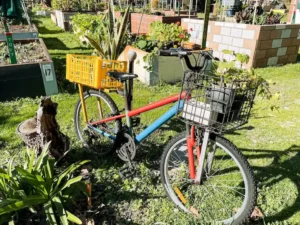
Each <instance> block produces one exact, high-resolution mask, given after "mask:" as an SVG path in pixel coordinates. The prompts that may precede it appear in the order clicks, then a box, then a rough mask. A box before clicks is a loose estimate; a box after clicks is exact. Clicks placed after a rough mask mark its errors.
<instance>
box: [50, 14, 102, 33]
mask: <svg viewBox="0 0 300 225" xmlns="http://www.w3.org/2000/svg"><path fill="white" fill-rule="evenodd" d="M77 13H87V14H96V12H87V11H83V12H64V11H61V10H55V16H56V21H57V23H56V24H57V26H59V27H60V28H62V29H63V30H64V31H72V24H71V23H70V21H71V17H72V16H74V15H75V14H77Z"/></svg>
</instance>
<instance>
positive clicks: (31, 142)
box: [17, 97, 70, 158]
mask: <svg viewBox="0 0 300 225" xmlns="http://www.w3.org/2000/svg"><path fill="white" fill-rule="evenodd" d="M57 105H58V104H57V103H54V102H52V101H51V98H50V97H44V98H42V99H41V102H40V105H39V109H38V110H37V114H36V118H32V119H29V120H26V121H24V122H22V123H21V124H20V125H19V127H18V129H17V132H18V133H19V135H20V136H21V138H22V139H23V141H24V142H25V144H26V145H27V146H28V147H30V148H33V147H35V148H37V150H38V152H39V153H40V152H41V150H42V148H43V147H44V146H45V144H46V143H48V142H49V141H51V144H50V151H49V152H50V154H51V155H52V156H53V157H55V158H60V157H61V156H63V154H64V153H65V152H66V151H67V150H68V149H69V144H70V142H69V138H68V137H67V136H66V135H64V134H63V133H61V132H60V128H59V125H58V123H57V121H56V119H55V116H56V112H57Z"/></svg>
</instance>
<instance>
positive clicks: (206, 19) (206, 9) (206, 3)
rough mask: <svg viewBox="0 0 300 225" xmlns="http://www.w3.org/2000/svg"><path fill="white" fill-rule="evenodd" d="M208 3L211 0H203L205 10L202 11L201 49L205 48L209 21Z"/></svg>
mask: <svg viewBox="0 0 300 225" xmlns="http://www.w3.org/2000/svg"><path fill="white" fill-rule="evenodd" d="M210 3H211V0H206V2H205V11H204V13H205V16H204V25H203V35H202V46H201V48H202V49H205V48H206V39H207V30H208V21H209V13H210Z"/></svg>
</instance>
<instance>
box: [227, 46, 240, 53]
mask: <svg viewBox="0 0 300 225" xmlns="http://www.w3.org/2000/svg"><path fill="white" fill-rule="evenodd" d="M228 50H231V51H234V52H235V53H237V52H240V49H239V48H238V47H234V46H228Z"/></svg>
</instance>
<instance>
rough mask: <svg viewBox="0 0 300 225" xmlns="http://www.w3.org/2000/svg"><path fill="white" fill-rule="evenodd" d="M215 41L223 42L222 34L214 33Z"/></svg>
mask: <svg viewBox="0 0 300 225" xmlns="http://www.w3.org/2000/svg"><path fill="white" fill-rule="evenodd" d="M213 42H217V43H222V36H221V35H217V34H214V36H213Z"/></svg>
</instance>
